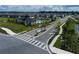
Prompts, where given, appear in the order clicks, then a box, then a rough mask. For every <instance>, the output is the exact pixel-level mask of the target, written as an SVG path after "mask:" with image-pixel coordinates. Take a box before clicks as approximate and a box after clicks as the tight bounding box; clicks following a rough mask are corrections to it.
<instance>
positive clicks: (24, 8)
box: [0, 5, 79, 12]
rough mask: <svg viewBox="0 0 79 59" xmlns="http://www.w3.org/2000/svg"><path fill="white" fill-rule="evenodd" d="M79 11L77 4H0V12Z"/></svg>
mask: <svg viewBox="0 0 79 59" xmlns="http://www.w3.org/2000/svg"><path fill="white" fill-rule="evenodd" d="M3 11H17V12H39V11H79V5H0V12H3Z"/></svg>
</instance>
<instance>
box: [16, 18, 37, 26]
mask: <svg viewBox="0 0 79 59" xmlns="http://www.w3.org/2000/svg"><path fill="white" fill-rule="evenodd" d="M35 21H36V20H35V19H33V18H31V17H21V18H17V19H16V22H17V23H23V24H24V25H32V24H34V23H35Z"/></svg>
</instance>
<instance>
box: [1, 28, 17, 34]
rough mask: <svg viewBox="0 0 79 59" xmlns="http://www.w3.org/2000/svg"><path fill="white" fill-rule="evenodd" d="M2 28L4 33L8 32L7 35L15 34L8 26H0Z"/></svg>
mask: <svg viewBox="0 0 79 59" xmlns="http://www.w3.org/2000/svg"><path fill="white" fill-rule="evenodd" d="M0 28H1V29H2V30H4V31H5V32H6V33H8V34H9V35H16V33H14V32H13V31H11V30H10V29H8V28H5V27H0Z"/></svg>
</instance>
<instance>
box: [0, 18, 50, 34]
mask: <svg viewBox="0 0 79 59" xmlns="http://www.w3.org/2000/svg"><path fill="white" fill-rule="evenodd" d="M15 21H16V19H15V18H2V17H0V27H6V28H9V29H11V30H12V31H14V32H15V33H19V32H22V31H30V30H32V29H33V28H38V27H39V24H34V25H32V26H25V25H24V24H20V23H16V22H15ZM44 22H45V24H46V26H47V25H49V21H47V20H46V21H44ZM0 32H3V33H5V32H4V31H2V30H0Z"/></svg>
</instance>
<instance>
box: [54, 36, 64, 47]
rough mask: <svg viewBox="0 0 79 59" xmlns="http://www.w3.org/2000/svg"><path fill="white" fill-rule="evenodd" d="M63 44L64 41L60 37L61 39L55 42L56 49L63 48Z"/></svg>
mask: <svg viewBox="0 0 79 59" xmlns="http://www.w3.org/2000/svg"><path fill="white" fill-rule="evenodd" d="M61 44H62V41H61V39H60V37H59V38H58V40H57V41H56V42H55V44H54V46H55V47H56V48H61Z"/></svg>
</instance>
